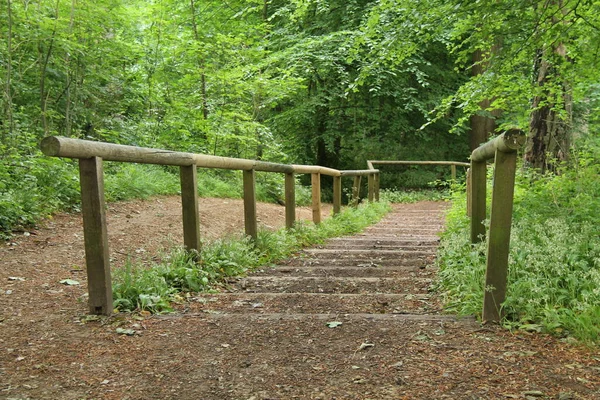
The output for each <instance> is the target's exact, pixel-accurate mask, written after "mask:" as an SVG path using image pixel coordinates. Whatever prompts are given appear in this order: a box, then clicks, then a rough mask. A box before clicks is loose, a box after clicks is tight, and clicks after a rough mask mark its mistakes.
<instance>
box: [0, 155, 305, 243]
mask: <svg viewBox="0 0 600 400" xmlns="http://www.w3.org/2000/svg"><path fill="white" fill-rule="evenodd" d="M104 169H105V173H104V182H105V197H106V200H107V201H109V202H110V201H122V200H131V199H147V198H149V197H151V196H156V195H177V194H179V193H180V190H181V189H180V183H179V169H178V168H176V167H165V166H159V165H144V164H126V163H111V162H107V163H105V167H104ZM242 187H243V186H242V175H241V172H239V171H224V170H223V171H220V170H210V169H199V170H198V194H199V196H200V197H219V198H241V197H242ZM283 188H284V178H283V175H282V174H272V173H271V174H268V173H259V174H257V180H256V197H257V200H258V201H263V202H270V203H276V202H279V203H280V202H282V199H283V196H284V195H283ZM310 201H311V190H310V188H305V187H304V186H302V185H300V184H298V185H296V203H297V204H298V205H307V204H310ZM79 206H80V189H79V173H78V168H77V162H76V161H73V160H68V159H61V158H51V157H44V156H40V155H30V156H22V155H17V154H14V155H10V154H9V155H3V156H2V157H1V158H0V239H7V238H9V237H10V236H11V234H12V232H14V231H19V230H24V229H27V228H28V227H32V226H35V225H36V224H37V223H39V221H40V220H42V219H44V218H48V217H50V216H51V215H52V214H53V213H56V212H59V211H71V210H77V209H78V208H79Z"/></svg>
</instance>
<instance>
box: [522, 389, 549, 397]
mask: <svg viewBox="0 0 600 400" xmlns="http://www.w3.org/2000/svg"><path fill="white" fill-rule="evenodd" d="M523 395H524V396H533V397H543V396H544V392H540V391H539V390H527V391H525V392H523Z"/></svg>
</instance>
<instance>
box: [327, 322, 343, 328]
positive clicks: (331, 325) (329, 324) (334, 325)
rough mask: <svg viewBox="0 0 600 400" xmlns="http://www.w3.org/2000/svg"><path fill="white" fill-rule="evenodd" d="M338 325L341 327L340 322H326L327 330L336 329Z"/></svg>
mask: <svg viewBox="0 0 600 400" xmlns="http://www.w3.org/2000/svg"><path fill="white" fill-rule="evenodd" d="M340 325H342V323H341V322H339V321H331V322H328V323H327V326H328V327H329V328H337V327H338V326H340Z"/></svg>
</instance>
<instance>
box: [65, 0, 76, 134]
mask: <svg viewBox="0 0 600 400" xmlns="http://www.w3.org/2000/svg"><path fill="white" fill-rule="evenodd" d="M75 3H76V0H71V15H70V17H69V18H70V19H69V37H71V36H72V33H73V24H74V19H75V15H74V14H75ZM70 64H71V55H70V54H69V53H68V52H67V54H66V56H65V66H66V68H67V88H66V94H65V136H66V137H70V136H71V125H72V123H71V94H72V93H71V84H72V82H74V81H75V78H74V77H73V75H74V72H73V69H72V68H71V66H70Z"/></svg>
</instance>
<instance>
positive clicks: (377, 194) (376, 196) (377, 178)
mask: <svg viewBox="0 0 600 400" xmlns="http://www.w3.org/2000/svg"><path fill="white" fill-rule="evenodd" d="M380 177H381V173H380V172H378V173H376V174H375V201H379V179H380Z"/></svg>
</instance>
